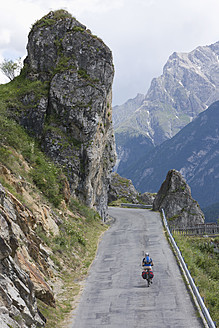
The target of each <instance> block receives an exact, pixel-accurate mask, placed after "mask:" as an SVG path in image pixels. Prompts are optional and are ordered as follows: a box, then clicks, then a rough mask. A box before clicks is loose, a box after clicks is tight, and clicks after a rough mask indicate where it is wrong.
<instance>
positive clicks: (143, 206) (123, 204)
mask: <svg viewBox="0 0 219 328" xmlns="http://www.w3.org/2000/svg"><path fill="white" fill-rule="evenodd" d="M121 206H122V207H134V208H152V207H153V205H144V204H131V203H122V204H121Z"/></svg>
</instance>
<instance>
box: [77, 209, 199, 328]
mask: <svg viewBox="0 0 219 328" xmlns="http://www.w3.org/2000/svg"><path fill="white" fill-rule="evenodd" d="M109 211H110V215H111V216H112V217H114V218H116V220H115V223H114V224H113V225H112V226H111V228H110V229H109V230H108V231H107V232H106V233H105V235H104V237H103V239H102V241H101V243H100V245H99V249H98V253H97V256H96V259H95V261H94V263H93V265H92V267H91V270H90V274H89V276H88V279H87V282H86V286H85V289H84V292H83V294H82V297H81V300H80V303H79V306H78V307H77V309H76V311H75V313H74V317H73V323H72V324H71V327H72V328H98V327H110V328H135V327H136V328H141V327H142V328H143V327H144V328H145V327H150V328H154V327H156V328H185V327H189V328H200V327H203V325H202V323H201V322H200V321H199V320H200V319H198V318H197V316H196V309H195V308H194V306H193V303H192V301H191V299H190V296H189V294H188V292H187V289H186V287H185V285H184V282H183V279H182V277H181V274H180V271H179V268H178V266H177V264H176V260H175V257H174V256H173V254H172V251H171V249H170V247H169V245H168V243H167V241H166V238H165V236H164V234H163V228H162V223H161V219H160V215H159V213H155V212H152V211H150V210H145V209H144V210H143V209H122V208H110V210H109ZM146 250H147V251H149V253H150V255H151V257H152V258H153V261H154V270H153V271H154V280H153V284H152V285H151V286H150V287H149V288H148V287H146V283H145V281H144V280H143V279H142V278H141V271H142V270H141V260H142V258H143V255H144V252H145V251H146Z"/></svg>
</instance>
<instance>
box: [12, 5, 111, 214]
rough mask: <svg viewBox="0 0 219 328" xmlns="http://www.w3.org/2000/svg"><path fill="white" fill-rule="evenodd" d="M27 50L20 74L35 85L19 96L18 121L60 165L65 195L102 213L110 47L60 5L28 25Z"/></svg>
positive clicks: (107, 150)
mask: <svg viewBox="0 0 219 328" xmlns="http://www.w3.org/2000/svg"><path fill="white" fill-rule="evenodd" d="M27 51H28V56H27V58H26V60H25V66H24V69H23V72H22V74H23V75H25V77H26V79H28V80H29V81H35V82H36V83H37V84H36V85H37V86H38V88H39V85H40V86H41V90H40V92H38V93H36V92H35V90H30V91H28V92H27V93H26V94H25V95H24V96H23V97H22V98H21V103H22V105H23V106H25V110H22V111H18V113H17V116H18V119H19V122H20V123H21V124H22V125H23V126H24V127H25V128H26V129H28V130H29V132H30V133H32V134H33V135H34V136H36V137H37V138H38V139H39V140H40V143H41V146H42V149H43V150H44V151H45V152H46V154H47V155H49V156H50V158H52V159H53V161H54V162H56V163H58V164H59V165H60V166H62V167H63V168H64V171H65V174H66V175H67V177H68V181H69V185H70V190H71V194H72V195H75V196H76V197H78V198H79V199H81V200H83V201H84V202H85V203H86V205H88V206H90V207H95V208H96V209H97V210H98V212H99V213H100V214H101V215H102V217H106V216H107V191H108V185H109V181H110V174H111V170H112V167H113V165H114V161H115V146H114V134H113V129H112V108H111V100H112V82H113V75H114V68H113V62H112V54H111V51H110V50H109V48H108V47H107V46H106V45H105V44H104V43H103V41H102V40H100V39H99V38H97V37H96V36H94V35H92V34H91V32H90V31H89V30H88V29H86V27H85V26H84V25H82V24H81V23H79V22H78V21H77V20H76V19H74V18H73V17H72V16H71V15H70V14H69V13H67V12H65V11H63V10H60V11H57V12H50V13H49V14H48V15H47V16H45V17H43V18H42V19H41V20H39V21H38V22H36V23H35V24H34V26H33V27H32V30H31V31H30V34H29V38H28V45H27ZM13 115H14V113H13Z"/></svg>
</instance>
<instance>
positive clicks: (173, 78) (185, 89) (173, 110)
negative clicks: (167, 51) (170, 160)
mask: <svg viewBox="0 0 219 328" xmlns="http://www.w3.org/2000/svg"><path fill="white" fill-rule="evenodd" d="M218 56H219V42H216V43H215V44H212V45H210V46H203V47H198V48H196V49H195V50H193V51H191V52H190V53H176V52H175V53H173V54H172V55H171V56H170V57H169V59H168V61H167V63H166V65H165V66H164V68H163V74H162V75H161V76H160V77H158V78H155V79H153V80H152V82H151V86H150V88H149V90H148V92H147V94H146V96H145V99H144V100H143V101H142V103H141V105H140V106H139V108H137V109H135V110H134V111H133V114H132V115H131V116H128V115H127V116H126V115H124V118H123V122H122V121H121V118H120V122H121V123H120V124H119V126H118V127H117V128H116V131H115V132H116V134H120V133H121V131H122V133H123V134H126V135H127V138H128V139H130V133H129V130H130V129H131V130H133V129H134V130H135V131H138V135H142V136H144V138H145V137H147V138H148V139H149V140H150V141H151V143H152V145H155V146H157V145H160V144H161V143H162V142H164V141H165V140H167V139H170V138H172V137H173V136H174V135H175V134H176V133H178V132H179V131H180V130H181V129H182V128H183V127H184V126H185V125H187V124H188V123H190V122H191V121H192V120H193V119H194V118H195V117H197V115H198V114H199V113H200V112H202V111H204V110H205V109H206V108H207V107H208V106H209V105H211V104H212V103H213V102H215V101H217V100H218V99H219V63H218ZM133 108H134V107H133ZM121 109H122V110H121V112H123V111H124V110H123V108H121ZM118 111H119V108H116V112H118ZM129 111H130V109H129ZM117 116H118V115H117ZM115 126H116V123H115ZM117 140H118V141H117V142H116V143H117V145H116V146H117V148H121V149H120V152H122V149H123V145H122V144H120V140H119V138H118V137H117ZM129 143H130V144H131V145H132V143H131V141H129ZM127 149H129V147H128V144H126V152H127ZM149 150H150V149H149ZM146 151H147V150H146V149H145V147H144V145H143V146H142V148H141V149H140V150H139V152H138V155H137V157H136V160H137V159H138V158H140V157H141V156H142V153H143V152H146ZM121 169H122V172H120V167H119V166H118V168H117V172H118V173H119V174H123V176H126V177H128V178H131V179H132V176H131V175H130V174H129V173H128V171H129V168H126V171H125V172H124V170H123V168H121Z"/></svg>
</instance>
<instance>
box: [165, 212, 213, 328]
mask: <svg viewBox="0 0 219 328" xmlns="http://www.w3.org/2000/svg"><path fill="white" fill-rule="evenodd" d="M161 212H162V215H163V221H164V226H165V228H166V229H167V232H168V235H169V237H170V240H171V243H172V245H173V247H174V249H175V251H176V252H177V255H178V258H179V260H180V263H181V265H182V267H183V269H184V271H185V273H186V276H187V279H188V281H189V283H190V286H191V287H192V290H193V292H194V295H195V297H196V299H197V301H198V304H199V306H200V308H201V310H202V313H203V315H204V317H205V319H206V321H207V323H208V326H209V327H210V328H216V325H215V323H214V321H213V320H212V318H211V316H210V314H209V312H208V309H207V308H206V306H205V304H204V302H203V299H202V297H201V295H200V294H199V291H198V288H197V287H196V285H195V283H194V280H193V278H192V276H191V275H190V272H189V270H188V268H187V265H186V263H185V261H184V259H183V257H182V254H181V252H180V250H179V248H178V246H177V244H176V242H175V240H174V238H173V236H172V234H171V232H170V229H169V226H168V223H167V219H166V216H165V213H164V210H163V208H162V210H161Z"/></svg>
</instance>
